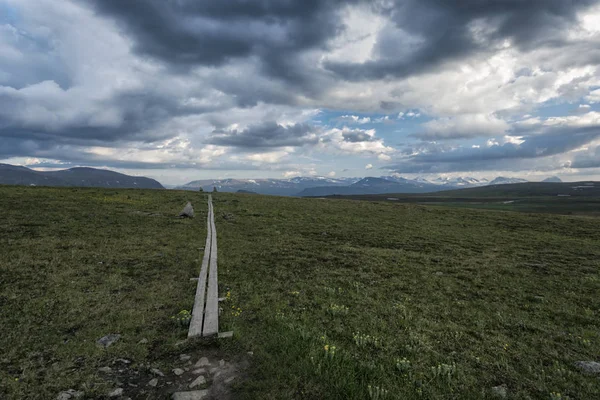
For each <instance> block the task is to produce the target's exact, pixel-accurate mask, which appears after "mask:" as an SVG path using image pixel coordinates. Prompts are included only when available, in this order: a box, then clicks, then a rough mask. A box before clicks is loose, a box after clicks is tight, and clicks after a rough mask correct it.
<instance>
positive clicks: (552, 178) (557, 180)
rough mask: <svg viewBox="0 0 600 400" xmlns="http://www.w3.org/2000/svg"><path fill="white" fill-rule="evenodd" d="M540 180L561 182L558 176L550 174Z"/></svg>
mask: <svg viewBox="0 0 600 400" xmlns="http://www.w3.org/2000/svg"><path fill="white" fill-rule="evenodd" d="M542 182H553V183H559V182H562V180H561V179H560V178H559V177H558V176H551V177H550V178H546V179H544V180H543V181H542Z"/></svg>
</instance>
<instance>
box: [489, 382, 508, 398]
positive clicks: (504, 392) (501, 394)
mask: <svg viewBox="0 0 600 400" xmlns="http://www.w3.org/2000/svg"><path fill="white" fill-rule="evenodd" d="M492 394H493V395H494V397H496V398H498V399H505V398H506V397H507V396H508V387H507V386H506V385H499V386H494V387H493V388H492Z"/></svg>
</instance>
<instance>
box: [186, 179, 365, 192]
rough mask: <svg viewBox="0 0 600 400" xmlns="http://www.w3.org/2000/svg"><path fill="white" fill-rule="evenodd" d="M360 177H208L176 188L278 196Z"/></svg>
mask: <svg viewBox="0 0 600 400" xmlns="http://www.w3.org/2000/svg"><path fill="white" fill-rule="evenodd" d="M359 179H360V178H348V179H335V178H326V177H322V176H316V177H312V176H311V177H294V178H289V179H209V180H199V181H192V182H189V183H186V184H185V185H182V186H178V187H176V189H183V190H199V189H200V188H202V190H204V191H212V190H213V188H217V191H219V192H238V191H240V190H241V191H251V192H255V193H260V194H271V195H278V196H295V195H296V194H298V193H299V192H301V191H302V190H304V189H306V188H309V187H320V186H348V185H351V184H352V183H354V182H356V181H357V180H359Z"/></svg>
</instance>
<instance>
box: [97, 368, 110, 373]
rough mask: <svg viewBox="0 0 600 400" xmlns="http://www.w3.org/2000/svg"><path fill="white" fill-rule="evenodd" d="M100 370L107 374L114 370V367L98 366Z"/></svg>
mask: <svg viewBox="0 0 600 400" xmlns="http://www.w3.org/2000/svg"><path fill="white" fill-rule="evenodd" d="M98 371H100V372H104V373H105V374H109V373H111V372H112V368H111V367H102V368H98Z"/></svg>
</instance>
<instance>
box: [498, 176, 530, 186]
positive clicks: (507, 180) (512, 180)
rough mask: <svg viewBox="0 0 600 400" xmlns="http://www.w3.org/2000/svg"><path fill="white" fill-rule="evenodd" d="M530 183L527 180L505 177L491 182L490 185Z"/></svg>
mask: <svg viewBox="0 0 600 400" xmlns="http://www.w3.org/2000/svg"><path fill="white" fill-rule="evenodd" d="M525 182H528V181H527V180H525V179H521V178H507V177H504V176H499V177H497V178H496V179H494V180H493V181H491V182H490V183H489V184H490V185H508V184H511V183H525Z"/></svg>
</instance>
